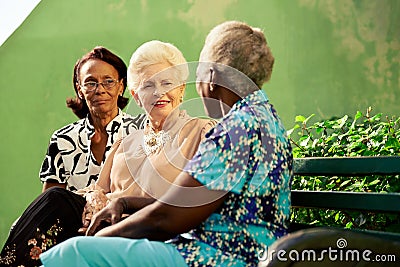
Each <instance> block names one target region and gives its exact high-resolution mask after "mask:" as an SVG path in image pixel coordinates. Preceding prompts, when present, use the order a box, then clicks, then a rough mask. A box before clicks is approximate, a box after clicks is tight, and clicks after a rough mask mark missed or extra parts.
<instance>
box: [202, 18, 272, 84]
mask: <svg viewBox="0 0 400 267" xmlns="http://www.w3.org/2000/svg"><path fill="white" fill-rule="evenodd" d="M200 61H208V62H215V63H219V64H223V65H227V66H230V67H232V68H234V69H237V70H239V71H240V72H242V73H244V74H245V75H246V76H247V77H249V78H250V79H251V80H252V81H253V82H254V83H255V84H256V85H257V86H258V87H259V88H261V87H262V85H263V84H264V83H265V82H267V81H268V80H269V79H270V77H271V73H272V67H273V64H274V57H273V56H272V53H271V50H270V48H269V47H268V45H267V40H266V38H265V35H264V33H263V32H262V31H261V30H260V29H259V28H254V27H251V26H249V25H247V24H246V23H244V22H240V21H227V22H224V23H221V24H219V25H217V26H216V27H214V28H213V29H212V30H211V31H210V33H209V34H208V35H207V38H206V41H205V44H204V47H203V49H202V51H201V53H200ZM235 82H236V83H237V82H238V81H235Z"/></svg>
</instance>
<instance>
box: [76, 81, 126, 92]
mask: <svg viewBox="0 0 400 267" xmlns="http://www.w3.org/2000/svg"><path fill="white" fill-rule="evenodd" d="M107 80H112V81H113V82H115V84H114V85H113V86H111V87H108V86H107V85H104V82H105V81H107ZM121 80H122V79H119V80H118V79H111V78H107V79H105V80H103V81H102V82H95V81H89V82H85V83H83V84H81V83H80V84H79V86H80V87H81V89H82V90H83V91H85V92H87V93H91V92H94V91H96V90H97V88H99V85H100V84H101V86H103V88H104V89H106V90H111V89H113V88H114V87H115V86H116V85H117V84H118V83H119V82H120V81H121ZM88 83H95V84H96V87H95V88H94V89H91V90H88V89H86V88H85V84H88Z"/></svg>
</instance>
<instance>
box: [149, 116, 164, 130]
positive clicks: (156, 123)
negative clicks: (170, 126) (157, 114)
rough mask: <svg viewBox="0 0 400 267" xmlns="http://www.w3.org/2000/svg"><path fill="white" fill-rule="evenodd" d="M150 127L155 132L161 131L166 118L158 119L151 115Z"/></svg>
mask: <svg viewBox="0 0 400 267" xmlns="http://www.w3.org/2000/svg"><path fill="white" fill-rule="evenodd" d="M148 125H149V127H150V128H151V129H152V130H153V131H154V132H155V133H157V132H159V131H161V130H162V127H163V125H164V120H156V119H154V118H151V117H149V124H148Z"/></svg>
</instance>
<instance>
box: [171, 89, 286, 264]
mask: <svg viewBox="0 0 400 267" xmlns="http://www.w3.org/2000/svg"><path fill="white" fill-rule="evenodd" d="M292 162H293V159H292V153H291V147H290V143H289V140H288V138H287V137H286V131H285V129H284V127H283V125H282V123H281V121H280V119H279V117H278V116H277V114H276V111H275V110H274V108H273V107H272V105H271V104H270V103H269V101H268V98H267V95H266V94H265V93H264V92H263V91H262V90H259V91H257V92H255V93H253V94H251V95H248V96H247V97H246V98H245V99H242V100H241V101H239V102H237V103H236V104H235V105H234V106H233V107H232V109H231V110H230V112H229V113H228V114H227V115H226V116H225V117H224V118H223V119H222V121H221V122H220V123H219V124H218V125H217V126H216V127H214V128H213V129H212V130H211V131H210V132H209V133H208V134H207V135H206V140H205V141H203V142H202V144H201V145H200V147H199V150H198V152H197V154H196V155H195V157H194V158H193V159H192V160H191V161H190V162H189V163H188V165H187V166H186V167H185V171H186V172H188V173H189V174H190V175H192V176H193V177H194V178H195V179H197V180H198V181H199V182H201V183H202V184H204V185H206V187H207V188H209V189H211V190H224V191H228V190H229V193H228V196H227V199H226V201H225V202H224V204H223V205H222V207H221V208H220V209H218V210H217V211H215V212H214V213H213V214H212V215H211V216H210V217H209V218H208V219H207V220H206V221H205V222H204V223H202V224H201V225H200V226H199V227H198V228H197V229H195V230H194V231H193V233H192V237H193V238H192V239H184V238H180V239H179V240H176V241H175V242H174V243H173V244H174V245H175V246H176V248H177V249H178V250H179V252H180V253H181V255H182V256H183V257H184V258H185V260H186V263H187V264H188V265H189V266H245V265H248V266H255V265H256V264H257V262H258V258H257V255H258V254H259V253H260V252H261V251H262V249H265V247H267V246H269V245H270V244H271V243H272V242H274V241H275V240H276V239H277V238H279V237H281V236H283V235H285V234H286V233H287V229H288V220H289V212H290V182H291V177H292Z"/></svg>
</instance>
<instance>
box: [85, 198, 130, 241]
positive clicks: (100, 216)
mask: <svg viewBox="0 0 400 267" xmlns="http://www.w3.org/2000/svg"><path fill="white" fill-rule="evenodd" d="M125 210H126V203H125V200H124V198H118V199H114V200H112V201H111V202H109V203H108V205H107V206H106V207H105V208H103V209H102V210H101V211H99V212H98V213H96V214H95V215H94V216H93V217H92V219H91V222H90V225H88V228H87V231H86V235H94V234H95V233H96V232H97V231H99V230H101V229H102V228H104V226H105V225H110V224H111V225H113V224H116V223H117V222H119V221H120V220H121V217H122V214H123V213H124V211H125Z"/></svg>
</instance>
